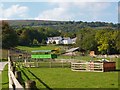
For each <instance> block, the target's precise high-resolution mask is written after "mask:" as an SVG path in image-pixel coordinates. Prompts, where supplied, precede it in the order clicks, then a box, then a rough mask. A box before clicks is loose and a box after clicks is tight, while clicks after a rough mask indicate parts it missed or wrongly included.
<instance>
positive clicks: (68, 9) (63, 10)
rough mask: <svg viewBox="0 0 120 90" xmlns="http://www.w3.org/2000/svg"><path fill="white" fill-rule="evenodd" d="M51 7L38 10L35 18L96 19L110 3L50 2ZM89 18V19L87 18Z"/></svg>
mask: <svg viewBox="0 0 120 90" xmlns="http://www.w3.org/2000/svg"><path fill="white" fill-rule="evenodd" d="M51 5H55V6H57V7H54V8H52V9H49V10H46V11H43V12H40V13H39V15H38V16H37V17H36V18H35V19H42V20H75V18H79V19H83V20H85V19H86V20H87V19H88V20H90V19H91V20H98V18H99V17H100V16H102V15H103V12H104V11H105V10H106V9H108V8H109V6H110V5H111V3H105V2H101V3H100V2H52V3H51ZM89 18H90V19H89Z"/></svg>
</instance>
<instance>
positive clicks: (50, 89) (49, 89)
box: [27, 68, 53, 90]
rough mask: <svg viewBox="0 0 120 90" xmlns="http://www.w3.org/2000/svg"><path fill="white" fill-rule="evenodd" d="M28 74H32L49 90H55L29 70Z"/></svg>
mask: <svg viewBox="0 0 120 90" xmlns="http://www.w3.org/2000/svg"><path fill="white" fill-rule="evenodd" d="M27 70H28V72H29V73H31V74H32V75H33V76H34V77H35V78H36V79H37V80H38V81H39V82H40V83H42V84H43V85H44V86H45V87H46V88H47V89H48V90H53V89H52V88H50V87H49V86H48V85H47V84H46V83H44V82H43V81H42V80H41V79H40V78H38V77H37V76H36V75H35V74H34V73H32V72H31V71H30V70H29V69H28V68H27Z"/></svg>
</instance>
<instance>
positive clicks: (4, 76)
mask: <svg viewBox="0 0 120 90" xmlns="http://www.w3.org/2000/svg"><path fill="white" fill-rule="evenodd" d="M1 75H2V89H3V90H5V89H8V88H9V80H8V65H6V66H5V68H4V70H3V71H2V74H1Z"/></svg>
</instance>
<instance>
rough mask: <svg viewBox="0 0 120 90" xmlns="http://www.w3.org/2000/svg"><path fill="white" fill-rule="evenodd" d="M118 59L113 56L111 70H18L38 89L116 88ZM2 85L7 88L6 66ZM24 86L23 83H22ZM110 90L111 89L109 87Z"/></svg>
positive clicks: (27, 48)
mask: <svg viewBox="0 0 120 90" xmlns="http://www.w3.org/2000/svg"><path fill="white" fill-rule="evenodd" d="M17 48H19V49H22V50H27V51H32V50H51V49H55V48H58V47H57V46H47V47H45V46H41V47H24V46H18V47H17ZM74 58H75V59H80V60H86V61H89V60H90V59H93V60H96V59H99V58H91V57H90V56H79V57H74ZM57 59H71V57H70V56H63V55H61V56H58V58H57ZM119 60H120V59H116V58H114V61H116V69H117V70H116V71H113V72H79V71H78V72H75V71H71V68H68V67H67V68H62V67H61V68H60V67H58V68H54V67H52V68H49V67H46V68H45V67H42V68H24V67H20V68H18V70H20V71H21V73H22V78H23V82H25V81H27V80H34V81H36V86H37V88H38V89H41V88H46V89H53V90H56V88H85V89H86V88H87V89H88V90H89V89H90V88H97V89H98V88H105V90H106V89H107V88H108V89H109V88H113V90H114V89H115V88H118V75H119V74H118V71H120V68H119V67H120V66H118V65H120V64H118V62H119ZM2 86H3V88H8V77H7V66H6V67H5V68H4V71H3V72H2ZM23 86H24V85H23ZM110 90H111V89H110Z"/></svg>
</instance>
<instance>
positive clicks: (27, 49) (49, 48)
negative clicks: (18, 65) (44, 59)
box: [16, 45, 61, 51]
mask: <svg viewBox="0 0 120 90" xmlns="http://www.w3.org/2000/svg"><path fill="white" fill-rule="evenodd" d="M58 47H59V48H61V46H56V45H47V46H32V47H27V46H17V47H16V48H18V49H21V50H26V51H32V50H52V49H55V48H58Z"/></svg>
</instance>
